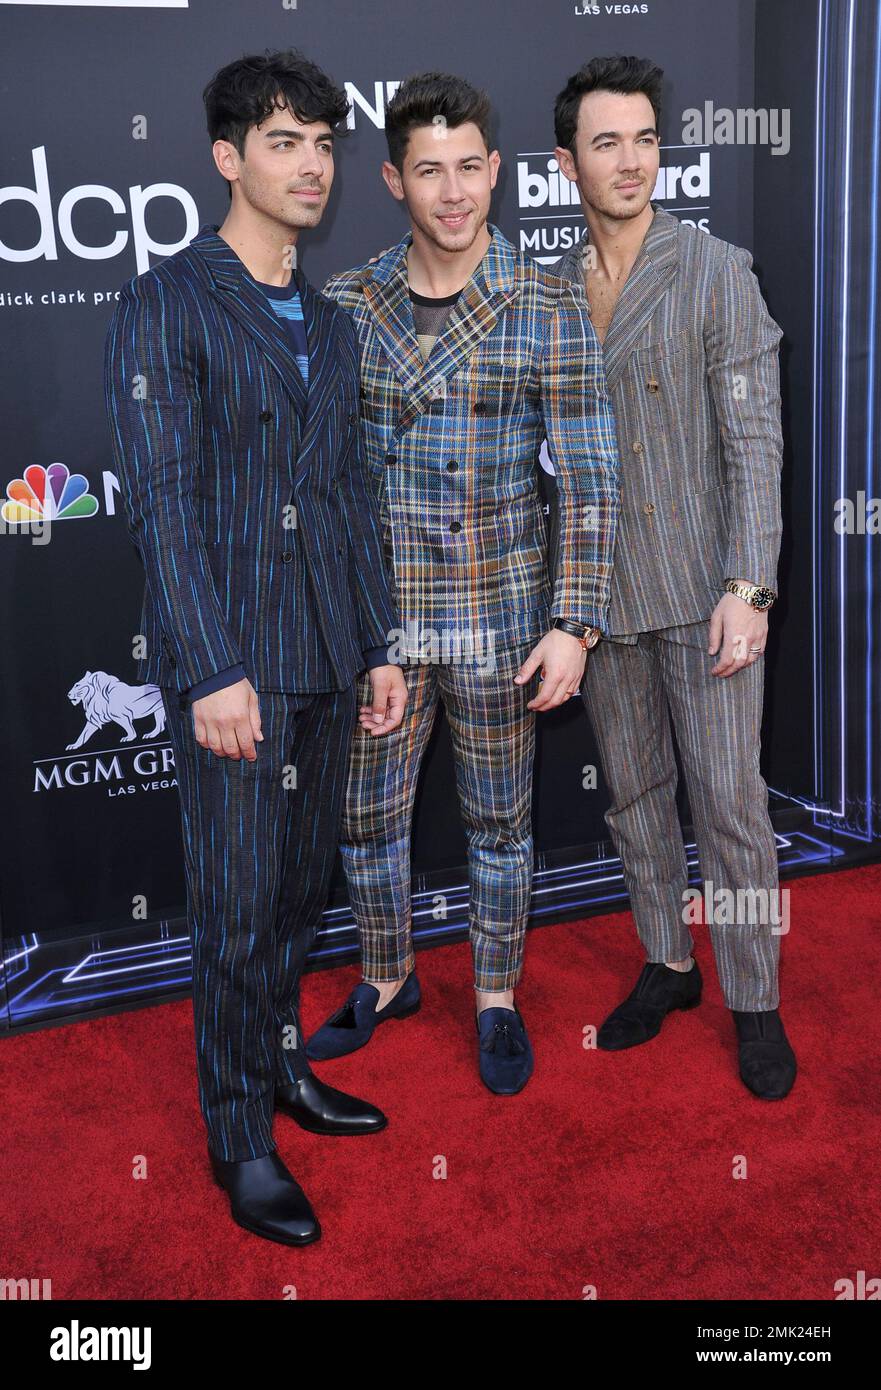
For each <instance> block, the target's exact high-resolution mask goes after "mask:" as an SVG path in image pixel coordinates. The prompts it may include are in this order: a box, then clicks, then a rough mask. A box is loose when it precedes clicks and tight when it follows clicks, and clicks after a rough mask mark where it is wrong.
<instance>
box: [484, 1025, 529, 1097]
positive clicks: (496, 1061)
mask: <svg viewBox="0 0 881 1390" xmlns="http://www.w3.org/2000/svg"><path fill="white" fill-rule="evenodd" d="M475 1023H476V1026H477V1035H478V1038H479V1041H480V1050H479V1053H478V1060H479V1063H480V1079H481V1081H482V1082H483V1084H484V1085H485V1086H487V1087H488V1088H489V1090H491V1091H494V1092H495V1093H496V1095H497V1096H514V1095H516V1094H517V1092H518V1091H522V1090H523V1087H524V1086H525V1085H526V1083H527V1081H528V1080H529V1078H530V1076H531V1075H532V1068H533V1065H534V1058H533V1055H532V1044H531V1043H530V1041H529V1038H528V1036H527V1033H526V1026H525V1024H524V1022H523V1019H522V1017H521V1014H520V1010H519V1009H482V1010H481V1012H480V1013H479V1014H478V1015H477V1018H476V1019H475Z"/></svg>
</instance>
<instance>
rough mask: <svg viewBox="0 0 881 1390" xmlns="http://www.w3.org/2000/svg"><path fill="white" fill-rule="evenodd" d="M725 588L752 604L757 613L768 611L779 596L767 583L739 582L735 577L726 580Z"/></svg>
mask: <svg viewBox="0 0 881 1390" xmlns="http://www.w3.org/2000/svg"><path fill="white" fill-rule="evenodd" d="M725 590H726V592H727V593H729V594H736V596H737V597H738V598H742V599H743V601H744V603H748V604H750V605H751V607H753V608H755V610H756V612H757V613H765V612H767V610H768V609H769V608H770V607H771V604H772V603H773V602H774V600H775V599H776V597H777V595H776V594H775V593H774V590H773V589H769V588H768V586H767V584H738V583H737V581H736V580H735V579H726V580H725Z"/></svg>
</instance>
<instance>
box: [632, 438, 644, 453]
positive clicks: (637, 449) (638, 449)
mask: <svg viewBox="0 0 881 1390" xmlns="http://www.w3.org/2000/svg"><path fill="white" fill-rule="evenodd" d="M633 452H634V453H635V454H641V453H642V442H641V440H639V439H634V441H633Z"/></svg>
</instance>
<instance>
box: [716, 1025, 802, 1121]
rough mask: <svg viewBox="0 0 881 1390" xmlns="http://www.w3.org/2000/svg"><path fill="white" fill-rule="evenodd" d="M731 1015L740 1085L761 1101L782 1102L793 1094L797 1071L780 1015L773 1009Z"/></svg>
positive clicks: (793, 1054)
mask: <svg viewBox="0 0 881 1390" xmlns="http://www.w3.org/2000/svg"><path fill="white" fill-rule="evenodd" d="M731 1012H732V1014H733V1015H734V1026H735V1027H736V1029H737V1037H738V1041H739V1049H738V1051H739V1061H740V1079H741V1081H742V1082H743V1084H744V1085H745V1086H748V1087H749V1089H750V1090H751V1091H752V1093H753V1095H754V1096H758V1097H759V1099H760V1100H782V1099H783V1097H784V1096H788V1095H789V1092H790V1091H791V1090H792V1087H793V1084H794V1082H795V1075H796V1071H797V1070H798V1068H797V1066H796V1061H795V1053H794V1052H793V1050H792V1048H791V1047H790V1045H789V1039H788V1038H787V1036H786V1032H785V1029H784V1027H783V1020H782V1019H781V1017H780V1014H779V1013H778V1011H777V1010H776V1009H768V1010H767V1011H766V1012H764V1013H745V1012H741V1011H740V1010H738V1009H732V1010H731Z"/></svg>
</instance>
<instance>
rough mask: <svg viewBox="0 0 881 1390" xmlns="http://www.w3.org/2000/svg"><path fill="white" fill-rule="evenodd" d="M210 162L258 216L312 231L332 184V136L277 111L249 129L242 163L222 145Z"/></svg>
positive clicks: (322, 124)
mask: <svg viewBox="0 0 881 1390" xmlns="http://www.w3.org/2000/svg"><path fill="white" fill-rule="evenodd" d="M214 158H215V160H216V162H217V166H218V168H219V169H220V171H221V173H223V174H225V176H226V177H228V178H229V177H230V176H231V175H232V176H233V181H234V182H235V183H237V184H238V187H239V194H240V196H241V197H242V198H243V199H244V200H245V202H246V203H247V204H248V205H249V206H250V207H251V208H254V209H255V210H256V211H257V212H260V213H263V214H264V215H265V216H267V217H270V218H272V219H273V220H274V221H276V222H279V223H282V224H283V225H284V226H285V227H315V226H317V225H318V223H319V222H320V221H321V215H322V213H323V212H324V209H325V207H326V205H327V199H328V197H329V195H330V189H331V185H332V183H333V133H332V132H331V129H330V126H329V125H328V123H327V121H313V122H310V123H308V124H304V123H303V122H302V121H298V120H297V118H296V116H295V115H294V113H293V111H291V109H290V107H289V106H284V107H276V109H275V110H274V111H273V112H271V114H270V115H269V116H268V117H267V118H266V120H265V121H263V122H262V123H261V124H260V125H257V126H251V128H250V130H249V131H248V133H247V135H246V136H245V154H244V158H241V157H240V156H239V154H238V151H237V150H236V148H235V146H234V145H231V144H229V143H228V142H227V141H225V140H218V141H217V142H216V143H215V145H214Z"/></svg>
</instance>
